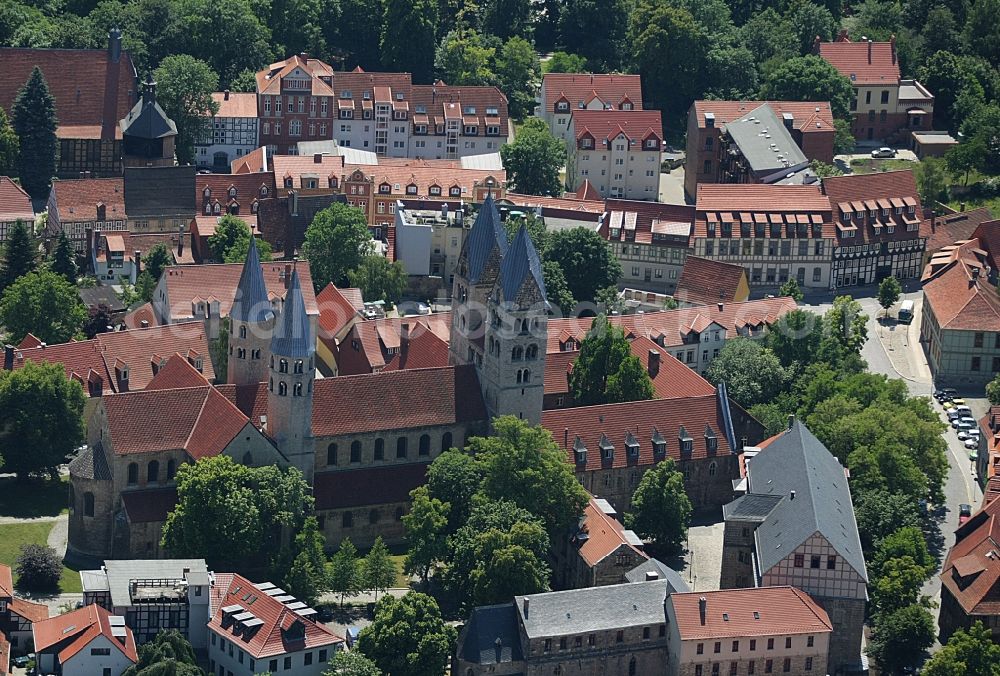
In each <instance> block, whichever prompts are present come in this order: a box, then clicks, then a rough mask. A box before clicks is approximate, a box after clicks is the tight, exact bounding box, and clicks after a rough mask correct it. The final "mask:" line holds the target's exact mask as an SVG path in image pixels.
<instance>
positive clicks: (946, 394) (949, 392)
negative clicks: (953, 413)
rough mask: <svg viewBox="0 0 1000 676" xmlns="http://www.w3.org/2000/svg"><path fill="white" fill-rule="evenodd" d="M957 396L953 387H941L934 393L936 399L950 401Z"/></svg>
mask: <svg viewBox="0 0 1000 676" xmlns="http://www.w3.org/2000/svg"><path fill="white" fill-rule="evenodd" d="M957 396H958V390H956V389H955V388H953V387H943V388H941V389H940V390H937V391H936V392H935V393H934V398H935V399H937V400H938V401H951V400H952V399H953V398H954V397H957Z"/></svg>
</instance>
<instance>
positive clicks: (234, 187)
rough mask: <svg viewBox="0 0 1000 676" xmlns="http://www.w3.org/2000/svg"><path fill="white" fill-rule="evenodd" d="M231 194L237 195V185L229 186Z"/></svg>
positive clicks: (231, 195) (232, 195)
mask: <svg viewBox="0 0 1000 676" xmlns="http://www.w3.org/2000/svg"><path fill="white" fill-rule="evenodd" d="M229 196H230V197H236V186H232V187H230V188H229Z"/></svg>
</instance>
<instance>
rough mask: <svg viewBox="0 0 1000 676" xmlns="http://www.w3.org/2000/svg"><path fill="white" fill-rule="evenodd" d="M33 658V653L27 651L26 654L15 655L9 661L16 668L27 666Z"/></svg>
mask: <svg viewBox="0 0 1000 676" xmlns="http://www.w3.org/2000/svg"><path fill="white" fill-rule="evenodd" d="M33 659H35V653H28V654H27V655H21V656H20V657H15V658H14V659H12V660H11V661H10V663H11V664H12V665H14V666H15V667H17V668H18V669H24V668H25V667H27V666H28V662H30V661H31V660H33Z"/></svg>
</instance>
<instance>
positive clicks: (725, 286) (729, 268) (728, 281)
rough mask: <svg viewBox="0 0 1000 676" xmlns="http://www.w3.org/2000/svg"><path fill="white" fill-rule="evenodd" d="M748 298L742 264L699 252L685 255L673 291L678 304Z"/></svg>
mask: <svg viewBox="0 0 1000 676" xmlns="http://www.w3.org/2000/svg"><path fill="white" fill-rule="evenodd" d="M749 299H750V283H749V280H748V278H747V271H746V268H743V267H741V266H739V265H734V264H733V263H723V262H722V261H713V260H710V259H708V258H701V257H699V256H688V258H687V260H686V262H685V263H684V269H683V270H682V271H681V278H680V280H678V282H677V289H676V290H675V291H674V300H676V301H677V302H678V303H679V304H680V306H681V307H687V306H694V305H711V304H712V303H743V302H745V301H747V300H749Z"/></svg>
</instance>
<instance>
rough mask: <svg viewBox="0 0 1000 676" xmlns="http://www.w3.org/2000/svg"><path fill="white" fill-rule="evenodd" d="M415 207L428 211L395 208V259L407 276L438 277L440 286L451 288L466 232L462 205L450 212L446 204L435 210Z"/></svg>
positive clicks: (400, 202) (399, 202) (443, 203)
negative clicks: (401, 265)
mask: <svg viewBox="0 0 1000 676" xmlns="http://www.w3.org/2000/svg"><path fill="white" fill-rule="evenodd" d="M419 206H430V207H432V208H430V209H420V208H409V207H408V206H407V205H406V203H405V202H403V201H402V200H400V201H398V202H397V203H396V205H395V209H394V211H395V212H396V222H395V223H394V225H393V227H394V229H395V231H396V246H395V258H396V260H397V261H399V262H400V263H402V264H403V267H404V268H405V269H406V273H407V274H408V275H419V276H422V277H427V276H434V277H439V278H441V285H442V286H444V287H445V288H451V282H453V281H454V278H453V275H454V274H455V268H456V267H457V265H458V257H459V255H460V254H461V252H462V244H463V243H464V242H465V234H466V233H467V232H468V230H467V229H466V227H465V211H464V209H463V204H462V203H461V202H459V203H458V204H457V205H456V208H454V209H452V208H451V205H450V204H449V203H448V202H441V203H440V205H438V207H437V208H436V209H435V208H433V207H434V206H435V205H434V204H433V203H431V204H427V203H420V204H419Z"/></svg>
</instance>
